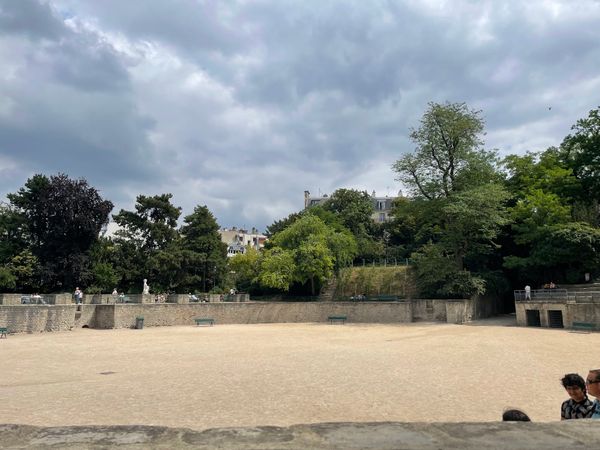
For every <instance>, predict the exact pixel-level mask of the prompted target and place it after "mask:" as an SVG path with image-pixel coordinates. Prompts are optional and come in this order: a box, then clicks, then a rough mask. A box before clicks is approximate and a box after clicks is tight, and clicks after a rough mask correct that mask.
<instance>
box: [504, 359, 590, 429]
mask: <svg viewBox="0 0 600 450" xmlns="http://www.w3.org/2000/svg"><path fill="white" fill-rule="evenodd" d="M560 382H561V384H562V386H563V387H564V388H565V391H567V394H569V399H568V400H565V401H564V402H563V403H562V405H561V407H560V420H570V419H600V369H593V370H590V371H589V373H588V376H587V378H586V379H585V380H584V379H583V377H582V376H581V375H579V374H577V373H568V374H566V375H565V376H564V377H563V378H562V379H561V380H560ZM588 394H590V395H591V396H593V397H595V400H594V401H592V400H590V399H589V397H588ZM502 420H503V421H505V422H531V419H530V418H529V416H528V415H527V414H525V413H524V412H523V411H521V410H518V409H508V410H506V411H504V414H502Z"/></svg>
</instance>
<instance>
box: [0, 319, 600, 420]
mask: <svg viewBox="0 0 600 450" xmlns="http://www.w3.org/2000/svg"><path fill="white" fill-rule="evenodd" d="M512 324H514V317H512V318H508V319H493V320H486V321H479V322H475V323H473V324H469V325H448V324H431V323H413V324H398V325H379V324H378V325H365V324H352V323H347V324H346V325H328V324H320V323H319V324H316V323H308V324H261V325H219V324H216V325H215V326H214V327H193V326H188V327H161V328H146V329H144V330H129V329H126V330H88V329H82V330H76V331H72V332H61V333H42V334H35V335H27V334H17V335H10V336H9V337H8V339H2V340H0V361H1V368H0V405H1V407H0V423H20V424H30V425H39V426H61V425H116V424H122V425H132V424H140V425H164V426H170V427H188V428H193V429H206V428H213V427H232V426H256V425H279V426H287V425H292V424H299V423H317V422H375V421H377V422H380V421H400V422H422V421H424V422H482V421H497V420H500V418H501V415H502V411H503V410H504V409H506V408H509V407H517V408H521V409H523V410H524V411H526V412H527V413H528V414H529V415H530V417H531V418H532V419H533V420H534V421H538V422H547V421H555V420H559V419H560V404H561V402H562V401H563V400H565V399H566V398H567V396H566V393H565V392H564V390H563V388H562V386H561V385H560V381H559V380H560V378H561V377H562V376H563V375H564V374H565V373H568V372H578V373H580V374H581V375H582V376H584V377H585V375H587V370H588V369H590V368H598V367H600V352H598V350H597V349H598V348H600V333H591V334H590V333H574V332H570V331H568V330H554V329H541V328H537V329H536V328H519V327H515V326H512Z"/></svg>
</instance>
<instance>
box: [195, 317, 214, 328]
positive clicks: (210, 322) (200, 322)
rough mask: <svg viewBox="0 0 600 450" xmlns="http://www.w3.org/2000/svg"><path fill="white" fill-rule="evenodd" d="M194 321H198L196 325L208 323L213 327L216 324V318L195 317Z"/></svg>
mask: <svg viewBox="0 0 600 450" xmlns="http://www.w3.org/2000/svg"><path fill="white" fill-rule="evenodd" d="M194 322H196V326H200V325H204V324H206V325H210V326H211V327H212V326H213V325H214V324H215V319H210V318H199V319H194Z"/></svg>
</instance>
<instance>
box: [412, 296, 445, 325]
mask: <svg viewBox="0 0 600 450" xmlns="http://www.w3.org/2000/svg"><path fill="white" fill-rule="evenodd" d="M448 301H449V300H444V299H420V298H419V299H413V300H411V302H412V304H413V320H415V321H420V320H423V321H426V322H446V317H447V316H446V303H448Z"/></svg>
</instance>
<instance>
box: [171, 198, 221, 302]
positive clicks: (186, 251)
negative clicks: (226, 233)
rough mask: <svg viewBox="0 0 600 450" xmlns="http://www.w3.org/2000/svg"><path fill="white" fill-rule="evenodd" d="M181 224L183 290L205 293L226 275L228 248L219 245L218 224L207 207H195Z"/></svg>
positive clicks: (218, 283) (219, 282)
mask: <svg viewBox="0 0 600 450" xmlns="http://www.w3.org/2000/svg"><path fill="white" fill-rule="evenodd" d="M183 221H184V225H183V226H182V227H181V229H180V233H181V247H182V249H183V256H184V260H183V264H182V265H183V271H182V272H183V274H184V276H183V279H182V281H181V283H182V288H183V289H187V290H189V291H194V290H196V289H202V291H203V292H207V291H209V290H211V289H213V288H215V287H216V286H218V285H220V284H221V283H222V281H223V279H224V276H225V274H226V272H227V245H226V244H225V243H223V242H221V237H220V235H219V233H218V231H219V225H218V224H217V221H216V220H215V217H214V216H213V214H212V213H211V212H210V210H209V209H208V208H207V207H206V206H196V208H194V212H193V213H192V214H190V215H189V216H186V217H185V218H184V219H183Z"/></svg>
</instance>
